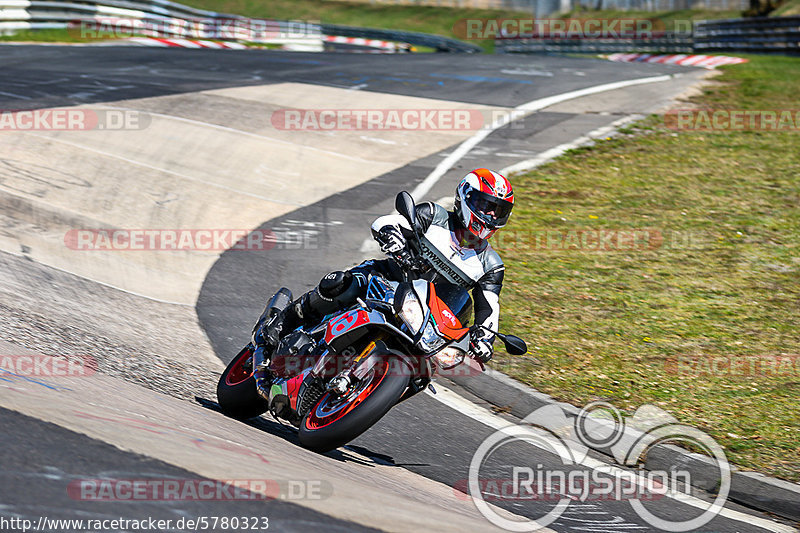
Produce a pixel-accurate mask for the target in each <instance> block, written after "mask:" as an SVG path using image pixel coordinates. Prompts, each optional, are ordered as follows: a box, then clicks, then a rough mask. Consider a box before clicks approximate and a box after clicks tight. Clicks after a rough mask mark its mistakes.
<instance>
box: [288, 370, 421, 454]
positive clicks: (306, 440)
mask: <svg viewBox="0 0 800 533" xmlns="http://www.w3.org/2000/svg"><path fill="white" fill-rule="evenodd" d="M408 381H409V372H408V370H407V367H406V366H405V364H404V363H403V362H402V361H401V360H400V359H399V358H397V357H395V356H384V357H383V358H382V359H381V362H380V363H379V364H378V365H376V366H375V367H374V368H373V370H372V371H370V374H368V375H367V376H366V377H365V378H364V381H362V383H361V385H360V387H357V389H356V391H355V392H354V393H351V395H348V398H347V400H346V401H343V400H342V399H340V398H338V397H337V396H335V395H333V394H332V393H330V392H326V393H325V394H323V395H322V397H321V398H320V399H319V400H318V401H317V402H316V403H315V404H314V406H313V407H312V408H311V409H309V411H308V413H306V415H305V416H304V417H303V419H302V420H301V422H300V432H299V438H300V444H302V445H303V446H304V447H305V448H308V449H309V450H313V451H315V452H318V453H325V452H328V451H331V450H335V449H336V448H338V447H340V446H342V445H344V444H347V443H348V442H350V441H351V440H353V439H355V438H356V437H358V436H359V435H361V434H362V433H364V432H365V431H366V430H368V429H369V428H370V427H372V426H373V425H374V424H375V423H376V422H378V420H380V419H381V418H383V416H384V415H385V414H386V413H388V412H389V409H391V408H392V407H393V406H394V405H395V404H396V403H397V400H399V399H400V396H402V394H403V392H405V390H406V388H407V387H408ZM364 382H366V383H364ZM353 394H355V396H354V397H351V396H352V395H353Z"/></svg>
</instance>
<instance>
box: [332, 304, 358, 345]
mask: <svg viewBox="0 0 800 533" xmlns="http://www.w3.org/2000/svg"><path fill="white" fill-rule="evenodd" d="M366 322H369V316H368V315H367V313H365V312H364V311H362V310H360V309H354V310H352V311H349V312H348V313H346V314H345V315H343V316H342V317H341V318H339V319H338V320H337V321H336V322H332V323H330V324H328V331H327V332H326V333H325V342H330V341H331V340H333V338H334V337H338V336H339V335H342V334H343V333H346V332H348V331H349V330H351V329H352V328H354V327H355V326H359V325H361V324H364V323H366Z"/></svg>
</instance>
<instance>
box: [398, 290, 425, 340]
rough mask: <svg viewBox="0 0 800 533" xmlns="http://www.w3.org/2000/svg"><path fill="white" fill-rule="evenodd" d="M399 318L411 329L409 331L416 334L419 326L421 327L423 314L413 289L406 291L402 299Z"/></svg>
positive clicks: (423, 318)
mask: <svg viewBox="0 0 800 533" xmlns="http://www.w3.org/2000/svg"><path fill="white" fill-rule="evenodd" d="M400 318H402V319H403V322H405V323H406V325H407V326H408V327H409V329H411V333H412V334H414V335H416V334H417V332H418V331H419V328H421V327H422V322H423V321H424V320H425V315H423V314H422V306H421V305H420V303H419V299H418V298H417V295H416V294H414V291H408V292H406V295H405V298H404V299H403V306H402V307H401V308H400Z"/></svg>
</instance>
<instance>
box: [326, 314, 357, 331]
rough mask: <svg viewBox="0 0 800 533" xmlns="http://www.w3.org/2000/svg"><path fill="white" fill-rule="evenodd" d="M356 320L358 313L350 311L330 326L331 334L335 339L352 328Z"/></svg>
mask: <svg viewBox="0 0 800 533" xmlns="http://www.w3.org/2000/svg"><path fill="white" fill-rule="evenodd" d="M356 320H358V311H350V312H349V313H347V314H346V315H344V316H343V317H342V318H340V319H339V320H337V321H336V322H334V323H333V324H331V334H333V336H334V337H335V336H336V335H340V334H342V333H344V332H345V331H347V330H348V329H350V328H351V327H353V324H355V323H356Z"/></svg>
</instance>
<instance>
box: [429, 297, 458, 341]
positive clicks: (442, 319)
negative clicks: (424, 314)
mask: <svg viewBox="0 0 800 533" xmlns="http://www.w3.org/2000/svg"><path fill="white" fill-rule="evenodd" d="M428 286H429V287H430V290H429V292H428V305H429V306H430V308H431V313H432V314H433V319H434V320H435V321H436V326H437V327H438V328H439V332H440V333H441V334H442V335H444V336H445V337H447V338H448V339H450V340H457V339H460V338H461V337H463V336H464V335H465V334H466V333H467V331H468V328H465V327H464V326H462V325H461V322H460V321H459V320H458V317H457V316H456V315H455V313H453V311H452V310H451V309H450V308H449V307H447V305H446V304H445V303H444V302H443V301H442V300H440V299H439V297H438V296H436V289H435V288H434V285H433V283H431V284H429V285H428ZM448 315H449V316H448Z"/></svg>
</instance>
